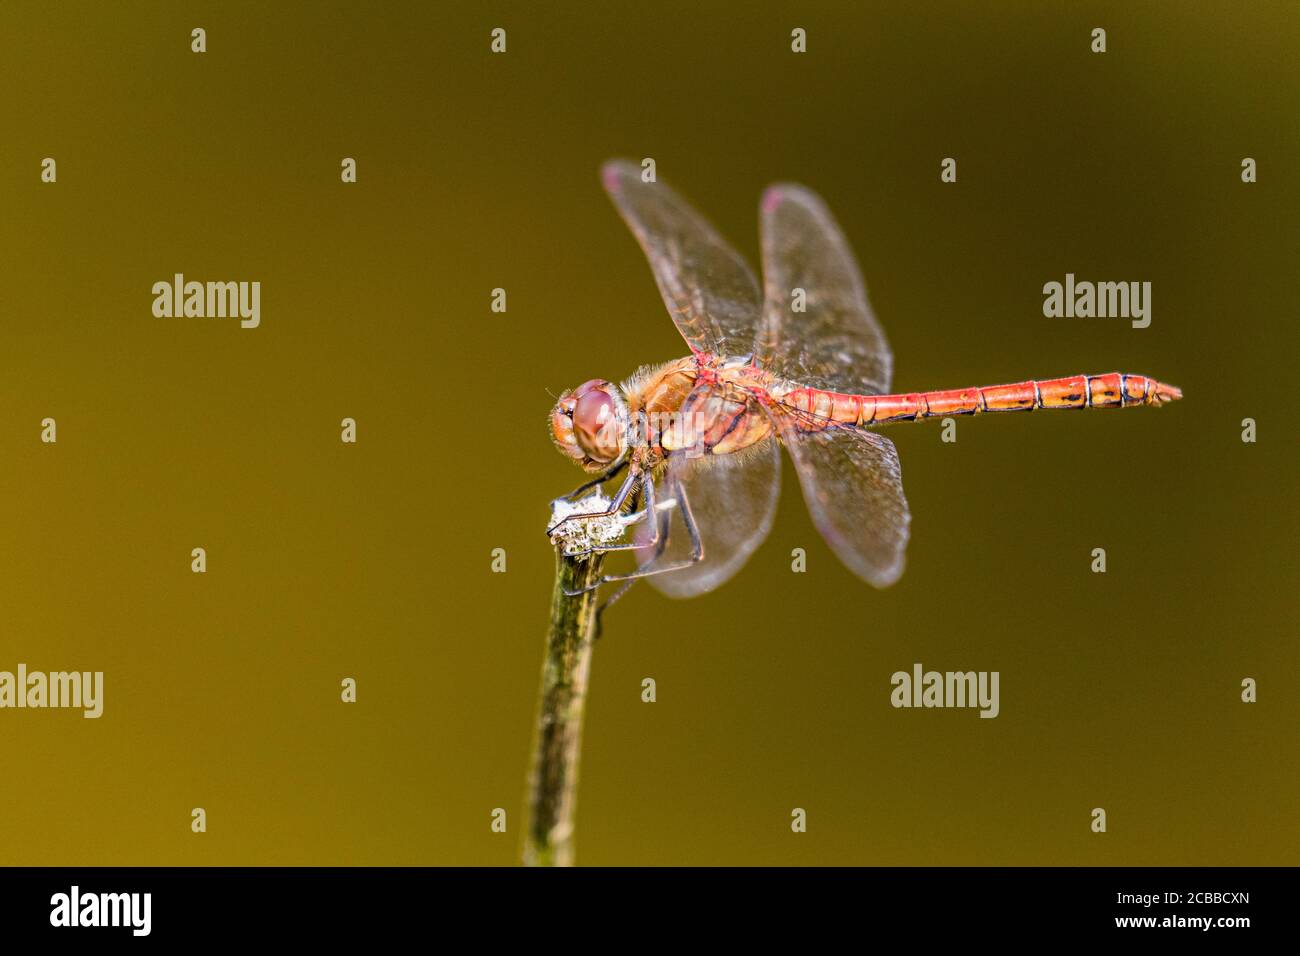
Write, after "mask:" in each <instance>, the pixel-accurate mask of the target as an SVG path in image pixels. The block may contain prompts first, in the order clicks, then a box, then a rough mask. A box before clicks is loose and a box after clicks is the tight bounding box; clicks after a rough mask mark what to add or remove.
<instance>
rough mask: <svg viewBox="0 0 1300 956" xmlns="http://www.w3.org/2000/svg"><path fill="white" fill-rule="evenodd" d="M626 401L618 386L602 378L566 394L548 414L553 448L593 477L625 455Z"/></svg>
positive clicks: (594, 379)
mask: <svg viewBox="0 0 1300 956" xmlns="http://www.w3.org/2000/svg"><path fill="white" fill-rule="evenodd" d="M627 428H628V414H627V402H626V400H624V398H623V393H622V391H621V390H620V389H619V387H618V386H617V385H614V384H612V383H610V382H607V381H605V380H604V379H601V378H593V379H592V380H591V381H590V382H583V383H582V384H581V385H579V386H578V387H577V388H575V389H573V390H572V391H569V392H565V393H564V394H563V395H561V396H560V400H559V401H558V402H556V403H555V408H554V409H552V411H551V437H552V438H553V439H555V444H556V446H557V447H558V448H559V449H560V451H561V452H563V453H564V454H565V455H567V456H568V457H569V458H572V459H573V460H574V461H576V462H578V464H580V465H582V467H583V469H584V470H586V471H589V472H592V473H593V474H594V473H596V472H599V471H604V470H605V469H606V468H609V467H610V466H611V465H615V464H617V463H618V462H620V461H622V460H623V456H624V455H626V454H627Z"/></svg>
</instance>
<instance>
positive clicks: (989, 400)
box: [780, 372, 1182, 429]
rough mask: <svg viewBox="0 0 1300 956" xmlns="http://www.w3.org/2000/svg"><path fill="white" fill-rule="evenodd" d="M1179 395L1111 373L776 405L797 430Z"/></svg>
mask: <svg viewBox="0 0 1300 956" xmlns="http://www.w3.org/2000/svg"><path fill="white" fill-rule="evenodd" d="M1181 397H1182V393H1181V392H1180V391H1179V390H1178V389H1176V388H1174V387H1173V386H1172V385H1165V384H1164V383H1162V382H1157V381H1156V380H1155V379H1153V378H1148V377H1147V376H1145V375H1128V374H1125V373H1123V372H1111V373H1109V374H1106V375H1073V376H1070V377H1069V378H1053V379H1046V380H1041V381H1032V380H1031V381H1028V382H1017V383H1016V384H1014V385H986V386H983V387H977V388H958V389H952V390H950V391H941V392H913V393H911V394H908V395H851V394H846V393H843V392H828V391H823V390H821V389H815V388H795V389H792V390H790V391H788V392H786V393H784V394H783V395H782V396H781V398H780V401H781V402H782V403H783V404H785V405H788V406H790V407H792V408H795V409H798V410H799V411H801V412H804V413H805V414H804V415H803V416H801V417H800V419H799V421H800V425H801V427H804V428H811V429H815V428H817V427H819V426H821V427H824V426H825V425H826V424H829V423H831V422H837V423H840V424H846V425H886V424H889V423H891V422H903V421H918V420H920V419H922V418H939V417H943V416H947V415H978V414H981V413H982V412H1028V411H1033V410H1034V409H1039V408H1043V409H1056V408H1127V407H1129V406H1131V405H1161V404H1163V403H1165V402H1168V401H1172V400H1174V399H1177V398H1181Z"/></svg>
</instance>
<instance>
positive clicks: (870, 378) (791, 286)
mask: <svg viewBox="0 0 1300 956" xmlns="http://www.w3.org/2000/svg"><path fill="white" fill-rule="evenodd" d="M759 217H760V220H761V230H762V239H763V289H764V302H763V321H764V328H763V336H762V340H761V342H760V345H759V347H758V353H759V356H760V359H761V360H763V361H764V362H765V363H767V364H768V365H769V367H771V368H772V369H773V370H774V371H776V372H777V373H779V374H781V375H783V376H785V377H787V378H791V379H795V380H797V381H799V382H800V383H801V384H804V385H811V386H813V387H815V388H824V389H830V390H832V391H839V392H855V393H863V394H869V395H883V394H885V393H887V392H888V391H889V387H890V380H891V379H892V378H893V369H894V358H893V354H892V353H891V352H890V350H889V342H888V341H887V340H886V339H885V332H884V330H883V329H882V328H881V327H880V323H879V322H877V321H876V317H875V315H874V314H873V313H872V311H871V305H870V304H869V303H868V302H867V290H866V286H865V285H864V283H863V281H862V275H861V273H860V272H859V271H858V264H857V261H856V260H855V259H854V258H853V251H852V250H851V249H850V248H849V244H848V242H847V240H845V238H844V234H843V233H842V232H841V231H840V227H839V225H838V224H837V223H836V222H835V219H834V218H833V217H832V216H831V213H830V210H829V209H827V208H826V204H825V203H824V202H822V200H821V197H819V196H818V195H817V194H816V193H814V192H812V191H810V190H808V189H806V188H804V187H803V186H797V185H793V184H778V185H775V186H771V187H769V188H768V189H767V191H766V192H764V193H763V200H762V203H761V205H760V212H759ZM800 289H801V290H803V297H804V298H803V301H802V302H800V301H798V299H797V298H796V297H797V296H798V293H797V292H796V290H800ZM800 305H802V307H803V309H804V311H798V308H799V306H800Z"/></svg>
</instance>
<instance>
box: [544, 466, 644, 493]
mask: <svg viewBox="0 0 1300 956" xmlns="http://www.w3.org/2000/svg"><path fill="white" fill-rule="evenodd" d="M628 460H629V459H627V458H624V459H623V460H622V461H621V462H619V463H618V464H617V465H615V466H614V467H613V468H611V469H609V471H607V472H605V473H604V474H603V475H597V476H596V477H595V478H593V479H591V481H587V482H583V483H582V484H580V485H578V487H577V488H574V489H573V490H572V491H570V492H569V493H568V494H567V495H563V496H562V497H561V498H556V499H555V500H556V501H561V500H563V501H572V500H573V499H574V498H576V497H578V495H580V494H582V493H583V492H584V491H586V490H587V489H588V488H595V487H596V486H597V485H603V484H604V483H605V482H607V481H609V480H610V479H611V478H613V477H615V476H616V475H617V474H618V473H619V472H620V471H622V470H623V469H624V468H626V467H627V463H628Z"/></svg>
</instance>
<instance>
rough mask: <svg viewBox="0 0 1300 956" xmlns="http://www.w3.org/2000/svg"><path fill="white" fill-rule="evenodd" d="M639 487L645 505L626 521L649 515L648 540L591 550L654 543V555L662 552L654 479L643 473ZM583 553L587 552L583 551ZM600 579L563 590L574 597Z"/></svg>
mask: <svg viewBox="0 0 1300 956" xmlns="http://www.w3.org/2000/svg"><path fill="white" fill-rule="evenodd" d="M641 489H642V490H643V491H644V498H645V507H644V508H642V510H640V511H638V512H636V513H635V514H631V515H628V516H627V523H628V524H632V523H633V522H636V521H640V520H641V519H642V518H645V517H647V516H649V520H651V521H654V522H655V525H654V531H653V532H652V533H651V537H650V540H649V541H644V542H641V543H639V544H638V543H637V542H629V543H627V544H610V545H602V546H600V547H599V548H593V549H591V550H593V551H600V552H601V553H602V554H603V553H606V552H609V551H635V550H638V549H640V548H648V547H650V546H651V545H655V546H656V550H655V555H656V556H658V555H660V554H662V553H663V544H662V543H661V542H663V541H666V537H665V536H664V535H662V534H661V533H660V524H659V522H658V520H657V518H658V515H657V511H658V505H656V504H655V483H654V479H652V478H651V477H650V476H649V475H645V476H644V477H643V479H642V482H641ZM566 520H567V519H566ZM560 524H563V522H560V523H559V524H557V525H556V527H557V528H558V527H559V526H560ZM584 553H589V552H584ZM602 581H603V579H601V580H598V581H596V582H595V583H594V584H590V585H588V586H587V587H585V588H579V589H578V590H576V591H565V592H564V594H565V596H566V597H576V596H577V595H579V594H585V593H586V592H588V591H594V590H596V588H598V587H600V585H601V583H602ZM609 603H612V602H609Z"/></svg>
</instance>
